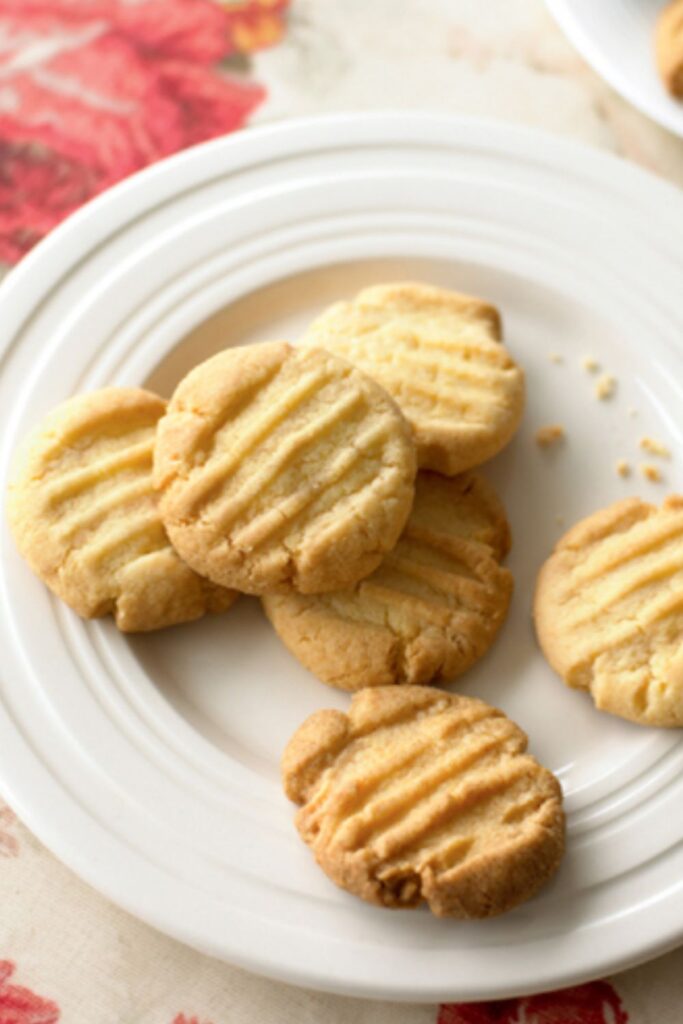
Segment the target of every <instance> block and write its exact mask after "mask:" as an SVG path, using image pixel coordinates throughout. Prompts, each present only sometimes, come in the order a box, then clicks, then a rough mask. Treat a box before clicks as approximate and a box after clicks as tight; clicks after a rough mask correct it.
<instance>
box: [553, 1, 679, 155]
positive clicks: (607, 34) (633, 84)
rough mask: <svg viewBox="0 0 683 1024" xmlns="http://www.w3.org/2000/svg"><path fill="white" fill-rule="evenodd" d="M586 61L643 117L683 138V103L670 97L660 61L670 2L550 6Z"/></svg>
mask: <svg viewBox="0 0 683 1024" xmlns="http://www.w3.org/2000/svg"><path fill="white" fill-rule="evenodd" d="M546 3H547V4H548V7H549V9H550V11H551V13H552V14H553V15H554V17H555V18H556V19H557V21H558V23H559V25H560V27H561V28H562V29H563V30H564V31H565V32H566V34H567V36H568V37H569V39H570V40H571V42H572V43H573V44H574V46H575V47H576V49H577V50H578V51H579V53H580V54H581V56H582V57H584V58H585V60H587V61H588V63H589V64H591V65H592V67H593V68H594V69H595V71H597V72H598V74H599V75H601V76H602V77H603V78H604V79H605V81H606V82H608V83H609V84H610V85H611V86H612V88H613V89H616V90H617V92H618V93H621V95H622V96H623V97H624V99H627V100H628V101H629V102H630V103H632V104H633V106H634V107H637V108H638V110H640V111H641V112H642V113H643V114H647V116H648V117H651V118H652V120H653V121H657V122H658V123H659V124H661V125H662V127H664V128H668V129H669V131H670V132H674V133H675V134H676V135H681V136H683V101H680V100H675V99H674V98H673V96H670V95H669V93H668V92H667V90H666V89H665V88H664V85H663V83H662V81H661V79H660V77H659V74H658V71H657V63H656V60H655V26H656V23H657V16H658V15H659V12H660V11H661V10H662V8H663V7H664V6H665V3H666V0H597V2H596V0H546Z"/></svg>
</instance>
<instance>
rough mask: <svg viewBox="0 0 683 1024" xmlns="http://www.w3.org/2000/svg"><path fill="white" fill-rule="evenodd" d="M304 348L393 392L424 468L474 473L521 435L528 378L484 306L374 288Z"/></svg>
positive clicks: (452, 295) (436, 291) (419, 288)
mask: <svg viewBox="0 0 683 1024" xmlns="http://www.w3.org/2000/svg"><path fill="white" fill-rule="evenodd" d="M302 344H304V345H315V346H319V347H321V348H326V349H329V350H330V351H332V352H337V353H338V354H339V355H341V356H343V357H344V358H345V359H349V360H350V361H351V362H352V363H354V364H355V365H356V366H359V367H360V368H361V370H364V371H365V372H366V373H369V374H370V375H371V376H372V377H374V378H375V380H377V381H379V383H380V384H381V385H382V386H383V387H385V388H386V389H387V391H388V392H389V393H390V394H391V395H392V396H393V398H394V399H395V400H396V402H397V403H398V405H399V406H400V408H401V410H402V412H403V413H404V415H405V416H406V418H407V419H408V420H409V422H410V423H411V425H412V427H413V429H414V432H415V441H416V443H417V453H418V464H419V465H420V467H421V468H424V469H434V470H437V471H438V472H439V473H445V474H447V475H449V476H451V475H453V474H455V473H461V472H463V471H464V470H467V469H471V468H473V467H474V466H478V465H480V464H481V463H482V462H485V461H486V460H487V459H490V458H491V457H492V456H493V455H495V454H496V453H497V452H499V451H500V450H501V449H502V448H504V447H505V445H506V444H507V443H508V441H510V440H511V438H512V436H513V434H514V433H515V431H516V430H517V427H518V426H519V423H520V420H521V417H522V412H523V410H524V374H523V372H522V370H521V369H520V368H519V366H517V364H516V363H515V362H514V360H513V359H512V356H511V355H510V354H509V352H508V351H507V349H506V348H505V347H504V346H503V345H502V344H501V322H500V316H499V313H498V311H497V310H496V309H495V307H493V306H491V305H489V303H487V302H484V301H483V300H481V299H477V298H473V297H471V296H468V295H460V294H458V293H457V292H451V291H445V290H444V289H440V288H433V287H429V286H427V285H423V284H415V283H411V282H407V283H400V284H385V285H376V286H374V287H372V288H366V289H364V290H363V291H361V292H359V294H358V295H357V296H356V297H355V298H354V299H352V300H351V301H350V302H337V303H335V304H334V305H333V306H330V307H329V309H327V310H326V311H325V312H324V313H323V314H322V315H321V316H320V317H319V318H318V319H317V320H316V321H315V322H314V323H313V324H312V325H311V327H309V329H308V331H307V332H306V334H305V336H304V338H303V339H302Z"/></svg>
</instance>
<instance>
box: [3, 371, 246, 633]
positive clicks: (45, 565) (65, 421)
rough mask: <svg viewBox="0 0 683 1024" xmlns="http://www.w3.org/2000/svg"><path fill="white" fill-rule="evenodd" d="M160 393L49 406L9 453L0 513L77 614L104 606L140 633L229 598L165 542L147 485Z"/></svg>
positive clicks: (109, 393)
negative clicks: (12, 463)
mask: <svg viewBox="0 0 683 1024" xmlns="http://www.w3.org/2000/svg"><path fill="white" fill-rule="evenodd" d="M164 409H165V402H164V401H163V399H161V398H159V396H158V395H155V394H152V393H151V392H150V391H143V390H141V389H138V388H105V389H104V390H101V391H93V392H91V393H89V394H84V395H79V396H77V397H76V398H71V399H69V400H68V401H66V402H64V403H63V404H61V405H60V406H58V407H57V408H56V409H54V410H53V411H52V412H51V413H50V414H49V415H48V416H47V417H46V418H45V419H44V421H43V422H42V423H41V424H40V426H39V427H38V428H37V430H36V431H35V432H34V433H33V435H32V436H31V437H30V438H29V439H28V441H27V442H26V445H25V446H24V449H23V451H22V452H21V453H19V455H18V457H17V465H16V471H15V473H14V476H13V480H12V483H11V485H10V491H9V500H8V514H9V521H10V527H11V530H12V533H13V535H14V538H15V541H16V543H17V547H18V548H19V551H20V552H21V554H22V555H23V557H24V558H25V559H26V561H27V562H28V564H29V565H30V567H31V568H32V569H33V571H34V572H35V573H36V574H37V575H38V576H39V577H40V578H41V579H42V580H43V582H44V583H46V584H47V585H48V587H50V589H51V590H52V591H54V593H55V594H57V596H58V597H60V598H61V599H62V600H63V601H65V602H66V603H67V604H68V605H70V607H71V608H73V609H74V611H76V612H78V614H79V615H82V616H83V617H84V618H97V617H99V616H102V615H108V614H110V613H111V614H112V615H113V616H114V619H115V622H116V625H117V626H118V627H119V629H121V630H123V631H124V632H145V631H147V630H152V629H159V628H161V627H163V626H170V625H174V624H175V623H179V622H189V621H190V620H192V619H196V618H199V617H200V616H201V615H203V614H204V613H205V612H207V611H216V612H218V611H223V610H225V609H227V608H229V607H230V605H231V604H232V603H233V602H234V600H235V599H236V597H237V594H236V593H235V592H234V591H229V590H224V589H223V588H220V587H216V586H215V585H214V584H213V583H210V582H209V581H208V580H204V579H202V578H201V577H200V576H197V574H196V573H194V572H192V570H191V569H189V568H188V567H187V566H186V565H185V564H184V563H183V562H182V561H181V560H180V558H179V557H178V555H177V554H176V552H175V551H174V550H173V548H172V547H171V545H170V543H169V540H168V537H167V536H166V532H165V530H164V527H163V525H162V523H161V519H160V517H159V512H158V509H157V499H156V495H155V493H154V490H153V487H152V452H153V446H154V436H155V433H156V426H157V422H158V420H159V418H160V417H161V416H162V415H163V413H164Z"/></svg>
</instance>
